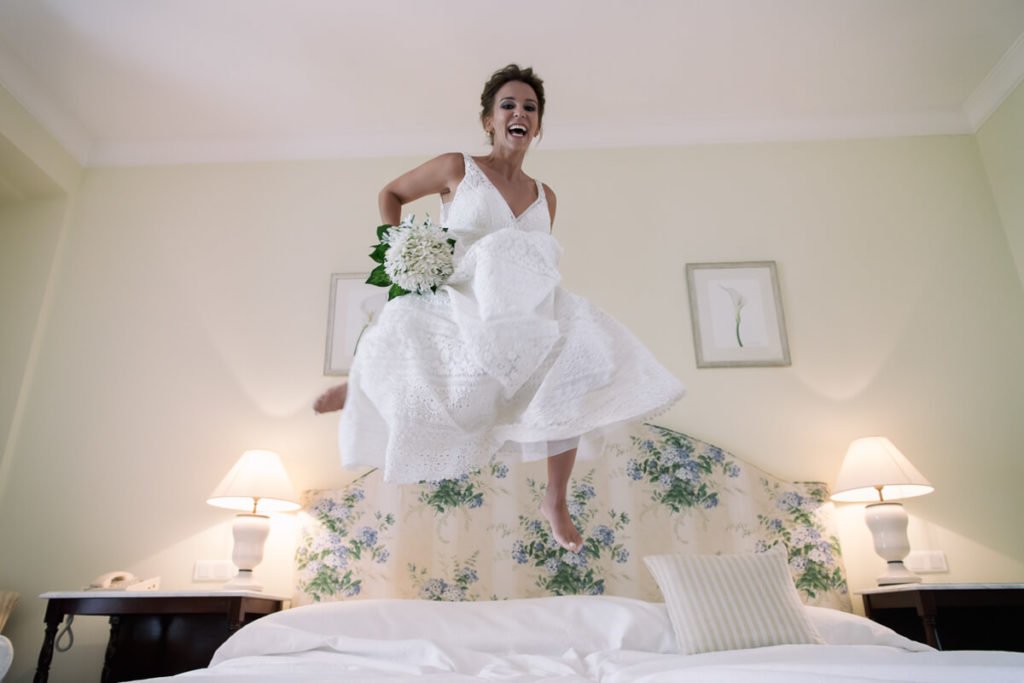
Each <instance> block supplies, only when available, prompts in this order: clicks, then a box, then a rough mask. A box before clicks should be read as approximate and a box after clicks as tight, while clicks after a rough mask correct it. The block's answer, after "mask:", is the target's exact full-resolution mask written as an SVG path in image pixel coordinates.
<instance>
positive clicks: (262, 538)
mask: <svg viewBox="0 0 1024 683" xmlns="http://www.w3.org/2000/svg"><path fill="white" fill-rule="evenodd" d="M297 500H298V496H297V495H296V494H295V487H294V486H292V482H291V479H289V478H288V473H287V472H286V471H285V469H284V465H282V464H281V458H280V456H278V454H277V453H274V452H273V451H246V452H245V453H243V454H242V457H241V458H239V459H238V462H236V463H235V466H234V467H232V468H231V471H230V472H228V473H227V476H225V477H224V479H223V480H222V481H221V482H220V484H219V485H218V486H217V488H216V489H214V491H213V493H212V494H211V495H210V497H209V498H208V499H207V500H206V502H207V503H209V504H210V505H213V506H215V507H220V508H227V509H228V510H242V512H241V513H239V514H238V515H236V516H235V523H234V525H233V526H232V528H231V531H232V534H233V536H234V539H235V546H234V550H233V551H232V553H231V561H232V562H234V563H235V566H236V567H238V575H237V576H235V578H234V579H232V580H231V581H229V582H228V583H226V584H224V589H225V590H250V591H261V590H263V586H262V585H260V584H259V583H258V582H257V581H256V580H255V579H254V578H253V574H252V570H253V569H254V568H255V567H256V566H257V565H258V564H259V563H260V562H261V561H262V560H263V544H264V543H265V542H266V540H267V535H268V534H269V533H270V517H269V516H268V515H267V513H270V512H291V511H293V510H298V509H299V507H300V506H299V504H298V503H297V502H296V501H297Z"/></svg>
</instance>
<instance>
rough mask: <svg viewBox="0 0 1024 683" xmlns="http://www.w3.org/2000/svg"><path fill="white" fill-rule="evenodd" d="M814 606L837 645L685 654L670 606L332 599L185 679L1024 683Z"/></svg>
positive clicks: (1019, 659)
mask: <svg viewBox="0 0 1024 683" xmlns="http://www.w3.org/2000/svg"><path fill="white" fill-rule="evenodd" d="M806 609H807V610H808V613H809V615H810V617H811V620H812V622H813V623H814V625H815V627H816V628H817V629H818V631H819V633H820V634H821V636H822V638H823V639H824V641H825V642H826V644H825V645H784V646H776V647H764V648H757V649H751V650H736V651H729V652H715V653H708V654H700V655H680V654H678V650H677V648H676V646H675V636H674V634H673V632H672V625H671V623H670V622H669V618H668V614H667V611H666V610H665V606H664V605H662V604H657V603H648V602H642V601H639V600H631V599H627V598H613V597H561V598H537V599H532V600H507V601H500V602H473V603H443V602H440V603H439V602H426V601H417V600H364V601H354V602H344V603H340V602H339V603H329V604H320V605H311V606H308V607H301V608H298V609H293V610H287V611H284V612H279V613H277V614H272V615H270V616H267V617H264V618H262V619H260V620H258V621H256V622H254V623H252V624H250V625H249V626H246V627H245V628H243V629H242V630H240V631H239V632H238V633H236V634H235V635H233V636H232V637H231V638H230V639H228V641H227V642H225V643H224V645H223V646H221V648H220V649H219V650H218V651H217V653H216V655H215V656H214V658H213V662H212V663H211V665H210V667H209V668H207V669H201V670H198V671H193V672H189V673H187V674H182V675H181V676H178V677H175V679H186V680H188V679H197V680H196V683H234V682H238V683H243V682H244V683H259V682H262V681H284V680H288V681H367V682H369V681H391V680H395V679H399V678H422V679H425V680H428V681H431V682H436V683H440V682H442V681H469V680H474V679H485V680H504V681H517V682H519V681H522V682H523V683H526V682H528V681H529V682H533V681H560V682H569V681H602V682H605V683H640V682H644V683H660V682H667V681H681V682H685V681H709V682H712V683H713V682H716V681H736V682H737V683H743V682H745V681H756V682H757V683H773V682H774V681H823V680H829V681H922V682H928V683H932V682H939V683H942V682H944V681H949V682H954V681H955V682H957V683H959V682H961V681H1020V682H1024V654H1022V653H1012V652H938V651H935V650H933V649H931V648H929V647H927V646H925V645H921V644H920V643H916V642H914V641H911V640H907V639H906V638H903V637H902V636H899V635H897V634H896V633H894V632H893V631H891V630H889V629H887V628H885V627H883V626H880V625H878V624H875V623H874V622H871V621H868V620H867V619H864V618H862V617H858V616H855V615H851V614H846V613H843V612H837V611H835V610H829V609H823V608H815V607H807V608H806ZM150 680H152V681H156V680H169V679H150Z"/></svg>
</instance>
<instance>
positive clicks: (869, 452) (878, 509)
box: [832, 436, 935, 586]
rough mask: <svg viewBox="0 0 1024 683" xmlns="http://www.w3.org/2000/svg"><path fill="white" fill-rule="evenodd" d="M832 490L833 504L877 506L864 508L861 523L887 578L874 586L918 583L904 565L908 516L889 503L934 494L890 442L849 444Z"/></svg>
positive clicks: (872, 439) (881, 438)
mask: <svg viewBox="0 0 1024 683" xmlns="http://www.w3.org/2000/svg"><path fill="white" fill-rule="evenodd" d="M835 488H836V492H835V493H833V494H832V500H834V501H838V502H846V503H862V502H870V501H877V502H872V503H871V504H870V505H867V506H866V507H865V508H864V517H865V519H866V520H867V524H868V528H869V529H871V535H872V537H873V538H874V541H875V552H876V553H878V554H879V556H881V558H882V559H883V560H885V562H886V572H885V574H883V575H882V576H880V577H878V585H879V586H887V585H891V584H899V583H920V581H921V577H920V576H918V575H917V574H914V573H912V572H911V571H910V570H908V569H907V568H906V566H904V564H903V558H905V557H906V556H907V555H908V554H909V553H910V539H908V538H907V511H906V510H904V509H903V504H902V503H895V502H893V501H895V500H897V499H899V498H912V497H914V496H923V495H925V494H926V493H931V492H932V491H934V490H935V488H934V487H933V486H932V485H931V484H930V483H929V482H928V480H927V479H925V478H924V476H922V474H921V473H920V472H918V471H917V469H915V468H914V466H913V465H911V464H910V461H909V460H907V458H906V457H905V456H904V455H903V454H902V453H900V451H899V449H898V448H896V446H894V445H893V443H892V441H889V439H887V438H885V437H884V436H868V437H864V438H862V439H856V440H854V441H853V443H851V444H850V448H849V449H848V450H847V451H846V457H845V458H844V459H843V464H842V466H841V467H840V468H839V477H838V478H837V479H836V486H835Z"/></svg>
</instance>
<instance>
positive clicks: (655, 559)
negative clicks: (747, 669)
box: [644, 547, 824, 654]
mask: <svg viewBox="0 0 1024 683" xmlns="http://www.w3.org/2000/svg"><path fill="white" fill-rule="evenodd" d="M644 562H645V563H646V564H647V568H648V569H649V570H650V572H651V574H652V575H653V576H654V580H655V581H656V582H657V583H658V587H659V588H660V589H661V594H662V595H663V596H664V597H665V605H666V607H668V615H669V617H670V618H671V620H672V627H673V628H674V629H675V632H676V640H678V641H679V649H680V650H681V651H682V653H683V654H697V653H699V652H715V651H718V650H743V649H747V648H752V647H765V646H768V645H790V644H801V643H823V642H824V641H823V640H822V638H821V636H820V635H818V632H817V631H816V630H815V629H814V626H813V625H812V624H811V622H810V620H809V619H808V617H807V615H806V613H805V610H804V607H803V604H802V603H801V602H800V596H799V595H798V594H797V592H796V586H794V585H793V577H792V576H790V574H789V566H788V565H787V563H786V555H785V550H784V549H783V548H781V547H776V548H773V549H772V550H770V551H768V552H766V553H760V554H748V555H655V556H650V557H645V558H644Z"/></svg>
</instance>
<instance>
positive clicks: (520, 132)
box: [508, 123, 526, 138]
mask: <svg viewBox="0 0 1024 683" xmlns="http://www.w3.org/2000/svg"><path fill="white" fill-rule="evenodd" d="M508 134H509V135H511V136H512V137H514V138H525V137H526V126H523V125H520V124H518V123H513V124H512V125H511V126H509V127H508Z"/></svg>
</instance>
